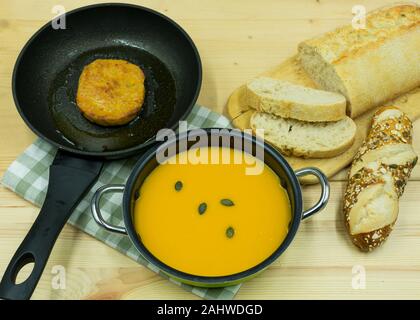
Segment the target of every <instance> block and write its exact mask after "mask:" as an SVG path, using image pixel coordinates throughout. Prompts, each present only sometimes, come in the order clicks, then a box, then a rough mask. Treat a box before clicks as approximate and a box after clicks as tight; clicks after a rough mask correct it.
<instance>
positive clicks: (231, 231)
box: [226, 227, 235, 239]
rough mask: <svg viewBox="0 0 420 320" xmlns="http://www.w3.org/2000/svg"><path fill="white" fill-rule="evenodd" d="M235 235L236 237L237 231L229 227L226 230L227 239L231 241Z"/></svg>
mask: <svg viewBox="0 0 420 320" xmlns="http://www.w3.org/2000/svg"><path fill="white" fill-rule="evenodd" d="M234 235H235V229H233V228H232V227H229V228H227V229H226V237H228V238H229V239H231V238H233V236H234Z"/></svg>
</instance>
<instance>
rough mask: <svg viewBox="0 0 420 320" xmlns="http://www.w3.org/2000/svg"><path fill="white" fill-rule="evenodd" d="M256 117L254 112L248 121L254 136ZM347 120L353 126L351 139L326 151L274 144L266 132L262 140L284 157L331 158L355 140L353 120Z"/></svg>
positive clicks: (346, 148) (347, 147)
mask: <svg viewBox="0 0 420 320" xmlns="http://www.w3.org/2000/svg"><path fill="white" fill-rule="evenodd" d="M257 116H258V112H254V113H253V114H252V116H251V119H250V125H251V128H252V130H253V132H254V133H255V134H258V132H257V126H256V125H255V121H254V118H255V117H257ZM270 116H271V117H273V118H276V117H275V116H272V115H270ZM286 120H287V119H286ZM348 120H349V121H351V122H352V125H353V126H354V128H352V134H353V135H352V137H351V138H350V139H347V140H346V141H343V143H341V144H340V145H338V146H336V147H335V148H330V149H327V150H321V149H319V150H309V149H307V148H304V147H302V146H299V145H295V146H291V145H287V144H286V143H276V142H275V141H274V139H271V137H270V135H269V134H267V131H266V130H265V132H264V139H265V141H267V142H269V143H270V144H272V145H273V146H274V147H275V148H276V149H278V150H279V151H280V153H282V154H283V155H286V156H295V157H300V158H331V157H334V156H337V155H339V154H341V153H343V152H345V151H346V150H348V149H349V148H350V147H351V146H352V145H353V143H354V140H355V138H356V124H355V123H354V122H353V120H351V119H349V118H348ZM295 121H299V120H295ZM307 124H308V125H314V126H316V125H317V124H319V122H314V123H309V122H308V123H307ZM262 129H265V128H262ZM332 134H334V132H332Z"/></svg>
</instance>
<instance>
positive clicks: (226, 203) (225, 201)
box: [220, 199, 235, 207]
mask: <svg viewBox="0 0 420 320" xmlns="http://www.w3.org/2000/svg"><path fill="white" fill-rule="evenodd" d="M220 203H221V204H222V206H226V207H232V206H234V205H235V204H234V203H233V201H232V200H230V199H222V200H220Z"/></svg>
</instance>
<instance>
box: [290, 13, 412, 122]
mask: <svg viewBox="0 0 420 320" xmlns="http://www.w3.org/2000/svg"><path fill="white" fill-rule="evenodd" d="M298 49H299V58H300V61H301V63H302V65H303V67H304V69H305V70H306V71H307V72H308V74H309V75H310V76H311V78H312V79H313V80H314V81H315V82H317V83H318V85H319V86H320V87H321V88H323V89H326V90H332V91H335V92H339V93H341V94H343V95H345V96H346V98H347V100H348V109H347V110H348V115H349V116H351V117H352V118H355V117H357V116H358V115H360V114H362V113H364V112H365V111H367V110H369V109H371V108H373V107H375V106H378V105H380V104H381V103H384V102H386V101H389V100H392V99H394V98H396V97H397V96H399V95H401V94H403V93H405V92H408V91H409V90H412V89H414V88H416V87H418V86H420V64H419V61H420V7H419V6H417V5H399V6H394V7H390V8H386V9H382V10H378V11H374V12H372V13H370V14H369V15H368V16H367V19H366V29H354V28H353V27H352V26H351V25H347V26H344V27H341V28H338V29H336V30H334V31H332V32H328V33H326V34H324V35H322V36H319V37H316V38H314V39H311V40H307V41H304V42H302V43H301V44H299V46H298ZM312 57H316V59H318V60H319V61H322V63H318V64H322V65H324V67H322V69H323V70H325V69H329V70H328V73H325V75H322V73H321V72H316V71H314V70H312V68H313V64H311V63H313V62H311V61H309V60H310V59H315V58H312ZM327 77H328V78H331V79H326V78H327Z"/></svg>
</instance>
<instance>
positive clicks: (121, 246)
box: [2, 106, 240, 299]
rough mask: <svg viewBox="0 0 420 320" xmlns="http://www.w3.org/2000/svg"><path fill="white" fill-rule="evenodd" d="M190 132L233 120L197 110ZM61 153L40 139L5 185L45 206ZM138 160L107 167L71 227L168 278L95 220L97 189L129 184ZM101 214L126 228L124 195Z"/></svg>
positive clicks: (213, 295) (222, 295)
mask: <svg viewBox="0 0 420 320" xmlns="http://www.w3.org/2000/svg"><path fill="white" fill-rule="evenodd" d="M187 122H188V128H189V129H192V128H210V127H223V128H225V127H230V123H229V120H228V119H227V118H226V117H224V116H222V115H220V114H218V113H215V112H212V111H210V110H209V109H207V108H204V107H201V106H195V107H194V109H193V110H192V112H191V113H190V115H189V116H188V118H187ZM56 151H57V149H56V148H55V147H53V146H52V145H51V144H49V143H48V142H45V141H44V140H41V139H37V140H36V141H35V142H34V143H33V144H32V145H30V146H29V147H28V148H27V149H26V150H25V151H24V152H23V153H22V154H21V155H20V156H19V157H18V158H17V159H16V160H15V161H14V162H13V163H12V164H11V165H10V167H9V168H8V169H7V171H6V173H5V174H4V176H3V179H2V184H3V185H4V186H6V187H7V188H9V189H10V190H12V191H14V192H16V193H17V194H18V195H20V196H21V197H23V198H25V199H26V200H28V201H30V202H32V203H33V204H35V205H37V206H41V205H42V203H43V201H44V198H45V194H46V190H47V185H48V168H49V166H50V164H51V163H52V161H53V159H54V156H55V153H56ZM137 159H138V157H133V158H129V159H122V160H116V161H112V162H108V163H106V164H105V166H104V168H103V170H102V172H101V174H100V177H99V179H98V181H97V182H96V184H95V185H94V186H93V188H92V190H90V191H89V193H88V194H87V195H86V197H85V198H84V199H83V200H82V201H81V202H80V204H79V205H78V206H77V208H76V209H75V211H74V212H73V214H72V216H71V217H70V220H69V223H70V224H71V225H73V226H75V227H77V228H79V229H81V230H83V231H85V232H86V233H88V234H90V235H91V236H93V237H95V238H96V239H98V240H100V241H102V242H104V243H106V244H107V245H109V246H110V247H112V248H114V249H117V250H118V251H120V252H122V253H124V254H125V255H127V256H128V257H130V258H132V259H134V260H136V261H138V262H139V263H141V264H142V265H144V266H146V267H148V268H149V269H151V270H153V271H155V272H156V273H159V274H161V275H162V276H164V277H166V276H165V275H164V274H163V273H161V272H160V270H159V269H158V268H157V267H156V266H154V265H151V264H150V263H148V262H147V261H146V260H145V259H144V258H143V257H142V256H141V255H140V254H139V253H138V251H137V250H136V249H135V247H134V246H133V245H132V244H131V241H130V239H129V238H128V237H127V236H123V235H118V234H113V233H110V232H108V231H106V230H104V229H103V228H101V227H99V226H98V225H97V224H96V222H95V221H94V220H93V218H92V214H91V211H90V200H91V199H92V196H93V194H94V192H95V190H96V189H98V188H99V187H101V186H102V185H105V184H110V183H117V184H118V183H125V182H126V180H127V178H128V176H129V175H130V173H131V170H132V168H133V166H134V164H135V163H136V161H137ZM101 212H102V214H103V216H104V218H105V219H106V220H108V221H109V222H111V223H112V224H114V225H122V224H123V219H122V212H121V194H118V193H115V194H112V196H110V197H105V198H104V199H103V205H102V206H101ZM170 281H172V282H175V283H176V284H177V285H180V286H182V287H183V288H184V289H186V290H188V291H190V292H192V293H194V294H196V295H198V296H200V297H202V298H204V299H231V298H233V297H234V295H235V294H236V293H237V292H238V290H239V288H240V285H236V286H231V287H225V288H211V289H206V288H199V287H192V286H188V285H185V284H181V283H178V282H176V281H174V280H172V279H170Z"/></svg>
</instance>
